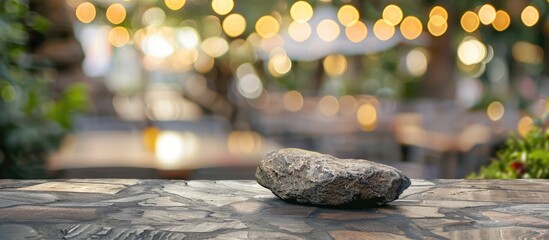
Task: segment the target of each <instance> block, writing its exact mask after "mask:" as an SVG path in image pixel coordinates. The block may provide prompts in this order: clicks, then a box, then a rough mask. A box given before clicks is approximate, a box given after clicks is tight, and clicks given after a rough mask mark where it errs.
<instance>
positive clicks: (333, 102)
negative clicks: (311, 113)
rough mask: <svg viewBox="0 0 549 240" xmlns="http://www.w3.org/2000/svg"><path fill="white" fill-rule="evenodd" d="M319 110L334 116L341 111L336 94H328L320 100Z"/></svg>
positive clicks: (323, 113)
mask: <svg viewBox="0 0 549 240" xmlns="http://www.w3.org/2000/svg"><path fill="white" fill-rule="evenodd" d="M318 111H319V112H320V114H322V115H324V116H328V117H329V116H334V115H336V114H337V112H338V111H339V102H338V101H337V98H335V97H334V96H330V95H326V96H324V97H322V98H321V99H320V101H319V102H318Z"/></svg>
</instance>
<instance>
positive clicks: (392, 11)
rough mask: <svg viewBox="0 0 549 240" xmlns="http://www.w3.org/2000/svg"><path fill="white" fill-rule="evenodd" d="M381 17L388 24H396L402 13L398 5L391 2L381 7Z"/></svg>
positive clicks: (400, 19)
mask: <svg viewBox="0 0 549 240" xmlns="http://www.w3.org/2000/svg"><path fill="white" fill-rule="evenodd" d="M382 17H383V19H385V21H387V23H388V24H389V25H392V26H396V25H398V24H399V23H400V21H402V17H403V14H402V10H401V9H400V7H398V6H397V5H394V4H391V5H387V6H386V7H385V8H384V9H383V13H382Z"/></svg>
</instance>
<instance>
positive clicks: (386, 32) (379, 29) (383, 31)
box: [374, 19, 395, 41]
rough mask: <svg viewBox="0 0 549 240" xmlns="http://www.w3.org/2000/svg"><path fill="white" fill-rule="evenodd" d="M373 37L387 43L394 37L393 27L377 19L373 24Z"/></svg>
mask: <svg viewBox="0 0 549 240" xmlns="http://www.w3.org/2000/svg"><path fill="white" fill-rule="evenodd" d="M374 35H375V36H376V37H377V38H378V39H379V40H382V41H387V40H389V39H391V38H392V37H393V35H395V27H394V26H391V25H390V24H389V23H387V21H385V20H384V19H379V20H377V21H376V23H375V24H374Z"/></svg>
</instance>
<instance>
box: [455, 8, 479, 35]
mask: <svg viewBox="0 0 549 240" xmlns="http://www.w3.org/2000/svg"><path fill="white" fill-rule="evenodd" d="M460 23H461V27H462V28H463V30H465V31H466V32H474V31H476V30H477V28H478V26H479V25H480V19H479V18H478V15H477V14H476V13H475V12H473V11H467V12H465V13H464V14H463V15H462V16H461V21H460Z"/></svg>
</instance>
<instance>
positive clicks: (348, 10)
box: [337, 5, 360, 27]
mask: <svg viewBox="0 0 549 240" xmlns="http://www.w3.org/2000/svg"><path fill="white" fill-rule="evenodd" d="M359 18H360V14H359V13H358V10H357V9H356V8H355V7H353V6H351V5H343V6H342V7H341V8H340V9H339V11H338V12H337V19H338V20H339V22H340V23H341V24H343V26H346V27H348V26H351V25H353V24H355V23H356V22H357V21H358V19H359Z"/></svg>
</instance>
